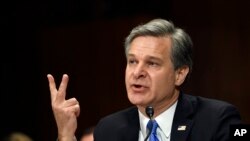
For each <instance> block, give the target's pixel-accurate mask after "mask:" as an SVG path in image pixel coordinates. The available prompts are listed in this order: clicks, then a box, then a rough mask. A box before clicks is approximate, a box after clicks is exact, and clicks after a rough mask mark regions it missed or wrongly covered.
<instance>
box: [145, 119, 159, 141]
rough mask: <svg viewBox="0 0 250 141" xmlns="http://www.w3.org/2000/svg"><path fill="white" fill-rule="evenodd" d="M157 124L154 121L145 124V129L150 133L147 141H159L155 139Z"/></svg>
mask: <svg viewBox="0 0 250 141" xmlns="http://www.w3.org/2000/svg"><path fill="white" fill-rule="evenodd" d="M157 127H158V124H157V122H156V120H149V122H148V124H147V128H148V129H149V131H150V130H152V131H151V134H150V136H149V141H159V139H158V138H157V133H156V130H157Z"/></svg>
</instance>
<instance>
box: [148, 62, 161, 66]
mask: <svg viewBox="0 0 250 141" xmlns="http://www.w3.org/2000/svg"><path fill="white" fill-rule="evenodd" d="M148 65H149V66H153V67H154V66H158V65H159V64H158V63H156V62H153V61H149V62H148Z"/></svg>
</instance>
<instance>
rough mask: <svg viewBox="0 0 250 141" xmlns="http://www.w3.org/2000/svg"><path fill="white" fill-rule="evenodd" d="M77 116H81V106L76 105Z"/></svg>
mask: <svg viewBox="0 0 250 141" xmlns="http://www.w3.org/2000/svg"><path fill="white" fill-rule="evenodd" d="M75 115H76V117H79V115H80V105H79V104H77V105H75Z"/></svg>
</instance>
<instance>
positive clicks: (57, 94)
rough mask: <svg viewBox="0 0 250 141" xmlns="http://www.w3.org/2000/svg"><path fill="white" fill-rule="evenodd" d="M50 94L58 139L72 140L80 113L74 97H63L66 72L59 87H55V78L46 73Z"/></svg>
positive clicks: (65, 87) (66, 79)
mask: <svg viewBox="0 0 250 141" xmlns="http://www.w3.org/2000/svg"><path fill="white" fill-rule="evenodd" d="M47 77H48V81H49V88H50V94H51V105H52V110H53V113H54V117H55V120H56V124H57V128H58V139H59V141H73V140H76V138H75V131H76V128H77V117H78V116H79V114H80V106H79V103H78V101H77V100H76V99H75V98H70V99H68V100H66V99H65V96H66V89H67V85H68V81H69V77H68V75H67V74H64V75H63V77H62V81H61V84H60V86H59V88H58V89H57V88H56V84H55V80H54V78H53V76H52V75H51V74H48V75H47Z"/></svg>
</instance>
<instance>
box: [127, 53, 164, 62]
mask: <svg viewBox="0 0 250 141" xmlns="http://www.w3.org/2000/svg"><path fill="white" fill-rule="evenodd" d="M128 57H136V56H135V55H134V54H128ZM146 59H147V60H156V61H162V59H160V58H158V57H154V56H146Z"/></svg>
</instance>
